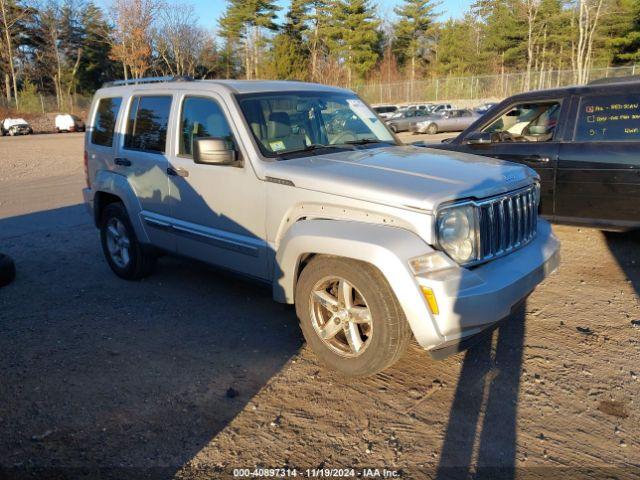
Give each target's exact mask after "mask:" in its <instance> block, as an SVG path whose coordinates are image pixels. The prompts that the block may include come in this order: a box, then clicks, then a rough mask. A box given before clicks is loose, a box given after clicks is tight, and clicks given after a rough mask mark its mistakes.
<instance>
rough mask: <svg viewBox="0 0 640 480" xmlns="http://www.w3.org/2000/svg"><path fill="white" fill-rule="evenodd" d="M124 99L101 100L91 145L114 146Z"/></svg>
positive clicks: (94, 123)
mask: <svg viewBox="0 0 640 480" xmlns="http://www.w3.org/2000/svg"><path fill="white" fill-rule="evenodd" d="M121 103H122V98H120V97H115V98H101V99H100V101H99V102H98V108H97V109H96V116H95V119H94V121H93V129H92V130H91V143H93V144H94V145H102V146H104V147H111V146H113V132H114V130H115V128H116V119H117V118H118V111H119V110H120V104H121Z"/></svg>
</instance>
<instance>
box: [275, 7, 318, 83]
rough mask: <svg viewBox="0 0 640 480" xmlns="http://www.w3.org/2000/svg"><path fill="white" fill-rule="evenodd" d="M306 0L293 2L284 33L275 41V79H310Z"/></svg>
mask: <svg viewBox="0 0 640 480" xmlns="http://www.w3.org/2000/svg"><path fill="white" fill-rule="evenodd" d="M307 12H308V6H307V2H306V1H305V0H292V2H291V6H290V8H289V11H288V12H287V14H286V17H285V24H284V27H283V28H282V31H281V32H280V33H279V34H278V35H276V37H275V38H274V40H273V56H274V59H273V63H274V66H275V72H274V73H275V77H276V78H280V79H287V80H288V79H296V80H306V79H307V78H308V77H309V53H310V51H309V46H308V45H307V42H306V41H305V34H306V32H307V30H308V27H307V25H306V23H305V20H306V15H307Z"/></svg>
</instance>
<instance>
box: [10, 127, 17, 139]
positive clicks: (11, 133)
mask: <svg viewBox="0 0 640 480" xmlns="http://www.w3.org/2000/svg"><path fill="white" fill-rule="evenodd" d="M15 135H16V131H15V130H14V129H13V128H10V129H9V136H10V137H15Z"/></svg>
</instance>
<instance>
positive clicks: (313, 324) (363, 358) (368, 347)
mask: <svg viewBox="0 0 640 480" xmlns="http://www.w3.org/2000/svg"><path fill="white" fill-rule="evenodd" d="M335 279H338V284H337V285H336V286H338V285H340V283H339V281H340V280H342V281H343V282H344V281H346V282H347V283H348V284H350V285H351V286H352V287H353V289H354V290H353V294H352V295H349V296H350V297H351V301H349V303H350V304H351V305H352V308H351V310H350V311H358V312H361V313H359V314H357V315H355V316H356V317H360V315H362V318H361V320H362V319H364V318H367V317H368V318H369V320H370V321H369V322H362V321H361V320H360V321H359V322H358V323H356V324H355V325H353V324H354V322H353V321H351V320H350V318H353V316H351V315H348V319H346V320H345V319H344V317H343V315H344V312H345V310H344V309H343V306H344V302H343V303H342V304H340V306H339V307H337V308H338V309H341V310H340V311H339V312H338V313H336V314H335V315H334V313H332V310H330V308H329V307H326V306H325V305H327V304H328V302H327V301H326V300H323V301H320V302H318V301H316V300H315V299H316V298H318V297H317V296H316V295H315V294H314V292H319V293H320V294H321V295H323V297H322V298H330V299H331V300H330V301H331V302H334V301H335V300H338V299H339V298H340V296H339V295H338V296H336V295H333V294H332V293H330V292H332V291H334V290H333V287H330V288H329V289H328V290H327V289H325V285H332V282H333V281H334V280H335ZM327 295H328V297H327ZM343 298H345V297H344V296H343ZM365 299H366V300H365ZM338 302H339V300H338ZM295 303H296V313H297V315H298V319H299V320H300V327H301V329H302V333H303V334H304V337H305V339H306V340H307V343H308V344H309V346H310V347H311V348H312V350H313V351H314V352H315V354H316V355H317V356H318V358H319V359H320V361H321V362H322V363H324V364H325V365H327V366H329V367H330V368H332V369H334V370H337V371H338V372H340V373H342V374H343V375H346V376H349V377H365V376H369V375H373V374H376V373H378V372H381V371H382V370H384V369H386V368H388V367H390V366H391V365H393V364H394V363H395V362H396V361H398V359H400V357H401V356H402V354H403V353H404V351H405V350H406V348H407V345H408V344H409V341H410V340H411V336H412V333H411V329H410V328H409V324H408V323H407V321H406V319H405V316H404V313H403V311H402V309H401V307H400V305H399V303H398V300H397V299H396V297H395V295H394V293H393V291H392V290H391V287H390V286H389V283H388V282H387V280H386V279H385V277H384V276H383V275H382V273H380V271H379V270H378V269H377V268H375V267H373V266H372V265H369V264H367V263H363V262H358V261H355V260H350V259H345V258H338V257H327V256H320V257H315V258H313V259H312V260H311V261H310V262H309V263H308V264H307V266H306V267H305V268H304V270H303V271H302V273H301V274H300V278H299V279H298V283H297V288H296V298H295ZM330 305H331V308H336V305H335V304H334V303H330ZM362 305H364V310H363V306H362ZM362 312H368V315H367V314H366V313H365V314H364V315H363V314H362ZM320 317H323V318H320ZM338 317H342V320H340V319H339V318H338ZM322 320H326V322H324V323H322V322H321V321H322ZM321 323H322V324H321ZM334 324H335V325H334ZM327 327H329V328H327ZM332 328H333V330H332ZM352 328H353V329H355V330H356V332H357V335H358V336H359V337H360V340H361V341H362V345H361V346H360V351H359V352H357V353H354V350H353V343H352V342H348V341H347V332H351V331H352V330H350V329H352ZM332 331H337V333H336V334H334V336H332V337H331V332H332ZM321 332H327V333H326V334H327V336H328V338H326V339H323V338H321ZM352 338H353V337H352ZM347 344H348V345H347ZM344 347H346V348H344Z"/></svg>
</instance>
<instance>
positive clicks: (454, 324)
mask: <svg viewBox="0 0 640 480" xmlns="http://www.w3.org/2000/svg"><path fill="white" fill-rule="evenodd" d="M559 263H560V242H559V241H558V239H557V238H556V237H555V235H554V234H553V232H552V231H551V226H550V225H549V223H548V222H546V221H545V220H539V221H538V233H537V236H536V238H535V239H534V240H533V241H532V242H531V243H529V244H528V245H527V246H526V247H523V248H521V249H520V250H517V251H515V252H512V253H510V254H509V255H506V256H505V257H502V258H499V259H496V260H494V261H491V262H489V263H486V264H483V265H480V266H478V267H475V268H470V269H466V268H457V269H450V270H445V271H441V272H435V273H432V274H426V275H422V276H419V277H416V282H417V286H418V288H416V290H417V292H418V294H420V288H419V287H420V286H424V287H428V288H431V289H432V291H433V293H434V295H435V298H436V300H437V303H438V308H439V313H438V314H437V315H432V314H430V313H429V311H428V310H427V306H426V301H425V302H424V303H425V310H426V311H427V313H428V314H429V316H430V317H431V319H432V321H433V323H434V325H435V329H436V331H437V334H438V337H439V339H438V340H437V341H434V340H435V339H434V338H433V336H425V337H423V338H420V337H421V335H420V332H416V331H415V329H414V334H416V340H417V341H418V343H419V344H420V345H421V346H422V347H423V348H425V349H427V350H432V349H440V348H443V347H446V346H448V345H451V344H455V343H459V342H461V341H462V340H464V339H465V338H468V337H471V336H473V335H476V334H478V333H479V332H481V331H482V330H485V329H486V328H488V327H490V326H492V325H493V324H495V323H496V322H498V321H500V320H501V319H503V318H505V317H507V316H508V315H509V314H510V313H511V311H512V309H513V307H514V306H516V305H518V304H519V303H520V302H521V301H522V300H523V299H525V298H526V297H527V295H529V293H531V291H533V289H534V288H535V287H536V286H537V285H538V284H539V283H540V282H541V281H542V280H544V278H546V277H547V276H548V275H549V274H551V273H552V272H553V271H555V270H556V269H557V268H558V265H559ZM401 303H402V302H401ZM411 320H413V321H411ZM415 321H416V319H410V321H409V323H411V324H412V325H414V324H415ZM424 321H428V319H426V318H425V319H424Z"/></svg>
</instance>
